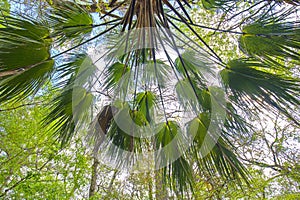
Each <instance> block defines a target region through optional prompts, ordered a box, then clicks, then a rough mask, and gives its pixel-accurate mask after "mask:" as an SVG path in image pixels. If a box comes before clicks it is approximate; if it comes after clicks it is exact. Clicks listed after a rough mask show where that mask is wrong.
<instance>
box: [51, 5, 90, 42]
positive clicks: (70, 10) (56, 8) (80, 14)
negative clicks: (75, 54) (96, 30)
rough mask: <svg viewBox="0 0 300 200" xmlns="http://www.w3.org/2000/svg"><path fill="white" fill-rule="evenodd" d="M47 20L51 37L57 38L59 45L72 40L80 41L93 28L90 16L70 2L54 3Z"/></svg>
mask: <svg viewBox="0 0 300 200" xmlns="http://www.w3.org/2000/svg"><path fill="white" fill-rule="evenodd" d="M47 18H48V20H49V22H50V25H51V26H52V28H53V32H52V36H53V37H57V41H58V42H60V43H63V42H64V41H66V40H69V39H74V38H76V39H81V38H83V37H84V36H85V34H87V33H90V32H91V31H92V28H93V25H92V24H93V19H92V16H91V14H90V13H89V12H88V11H87V10H85V9H84V8H82V7H80V6H79V5H78V4H76V3H72V2H60V3H56V4H55V5H53V8H52V10H51V12H50V14H48V15H47Z"/></svg>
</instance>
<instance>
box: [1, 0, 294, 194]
mask: <svg viewBox="0 0 300 200" xmlns="http://www.w3.org/2000/svg"><path fill="white" fill-rule="evenodd" d="M93 2H94V3H93V4H92V5H82V4H77V3H73V2H70V1H65V2H60V1H53V3H52V1H51V2H50V1H49V2H48V3H47V2H42V3H41V5H43V6H45V5H46V8H47V10H46V9H45V10H43V12H44V14H43V15H38V17H36V16H37V15H36V16H35V18H34V17H32V16H31V17H29V16H26V15H24V14H22V13H18V12H16V11H11V12H9V11H8V10H4V9H3V10H2V9H1V10H0V11H1V17H0V41H1V43H0V103H1V104H3V103H6V102H13V101H20V100H22V99H24V98H28V97H30V96H31V95H34V94H36V93H37V92H38V91H40V90H43V89H42V88H43V86H44V85H45V84H47V83H49V81H50V82H51V83H52V84H53V88H54V89H55V90H57V96H56V97H55V98H54V99H53V102H52V103H51V105H50V108H51V112H50V114H49V115H48V117H47V118H45V119H43V120H42V122H43V124H44V125H45V126H48V127H49V132H50V133H54V134H55V135H56V136H57V138H58V139H59V140H60V141H61V143H62V145H65V144H67V143H68V142H69V141H70V140H71V139H72V137H73V136H74V134H76V133H78V132H80V131H82V130H83V129H86V127H87V125H88V128H89V133H88V138H89V139H91V140H92V142H93V145H94V152H95V153H96V155H99V156H100V157H101V156H102V159H108V160H110V163H112V164H113V165H114V166H116V167H119V168H120V167H129V168H130V169H132V170H134V169H136V167H137V164H141V165H146V166H142V167H140V168H139V169H143V170H146V169H148V168H149V167H150V165H153V166H152V168H151V167H150V168H151V169H160V170H159V173H161V177H162V179H163V182H164V183H166V184H169V185H170V188H171V189H172V190H173V191H174V192H178V191H179V192H181V194H183V193H184V192H189V191H191V192H193V182H194V179H193V176H194V174H193V173H195V170H194V168H195V167H196V168H197V172H199V173H202V172H205V174H206V173H207V174H209V176H218V177H220V178H224V179H226V180H232V179H236V180H238V181H239V182H240V183H242V182H244V181H245V182H249V180H250V177H249V175H248V173H247V170H246V168H245V166H244V165H243V164H242V163H241V162H240V161H239V159H238V155H236V154H235V151H234V150H233V149H234V145H233V144H232V143H231V141H230V138H231V136H232V135H238V134H244V135H245V134H248V133H251V125H250V124H248V123H247V122H246V121H247V120H246V119H247V115H251V114H256V113H257V112H259V111H260V109H262V108H266V109H267V110H268V112H277V111H280V112H281V113H283V114H284V115H286V116H287V117H288V118H289V119H290V120H293V121H295V122H296V123H297V120H296V119H295V118H296V117H297V116H295V114H294V113H293V109H294V108H295V107H297V106H298V105H299V90H300V89H299V79H298V78H296V77H295V76H294V75H293V74H292V70H293V67H295V66H297V65H298V64H299V61H300V55H299V49H300V38H299V35H300V34H299V33H300V29H299V22H298V21H297V20H296V19H297V18H296V16H295V13H296V12H297V10H298V7H297V5H298V4H299V2H298V1H297V0H293V1H284V2H283V1H253V2H248V3H244V2H240V1H231V0H224V1H222V0H221V1H206V0H202V1H199V2H198V1H196V2H190V1H185V0H183V1H181V0H174V1H168V0H130V1H129V0H128V1H122V2H119V1H112V2H110V3H106V2H104V1H95V0H94V1H93ZM288 4H291V5H288ZM194 8H198V9H206V10H207V12H209V13H214V14H215V16H217V17H220V16H221V17H220V19H223V21H220V23H219V24H218V25H207V24H200V23H195V22H194V20H193V19H192V17H191V15H190V13H191V10H192V9H194ZM279 8H280V9H279ZM92 13H98V14H99V15H100V17H96V16H95V15H94V14H92ZM240 16H242V17H240ZM226 24H227V25H226ZM222 27H223V28H222ZM224 27H225V28H224ZM199 29H200V30H199ZM212 32H213V33H212ZM205 33H206V34H207V35H210V36H211V37H212V34H230V35H232V36H233V37H234V39H236V41H235V42H236V45H238V46H239V48H240V52H239V53H238V54H237V55H238V58H234V59H233V58H230V57H227V58H226V59H224V58H223V57H222V55H221V53H219V51H218V47H217V48H216V47H213V45H212V41H209V40H208V39H207V37H205V35H204V34H205ZM208 33H209V34H208ZM100 40H101V41H100ZM215 42H216V43H217V42H218V41H215ZM94 43H98V44H100V45H101V46H100V47H98V48H99V49H101V58H99V59H96V60H95V59H91V58H90V57H89V56H88V55H87V53H86V52H87V48H88V47H90V46H92V45H93V44H94ZM102 47H103V48H102ZM103 49H104V50H103ZM174 55H175V56H174ZM225 60H226V61H225ZM99 63H101V64H100V65H101V67H99ZM102 65H104V66H102ZM97 66H98V69H97ZM216 69H217V70H218V73H215V70H216ZM218 75H220V77H219V80H220V84H219V85H218V84H216V85H215V84H211V83H210V79H215V80H218V77H217V76H218ZM94 113H95V114H94ZM244 113H246V114H244ZM91 116H92V117H91ZM297 124H298V123H297ZM148 152H151V154H148ZM151 156H153V159H152V160H151V159H150V162H149V163H145V162H146V158H151ZM141 160H142V162H141ZM161 198H163V197H161Z"/></svg>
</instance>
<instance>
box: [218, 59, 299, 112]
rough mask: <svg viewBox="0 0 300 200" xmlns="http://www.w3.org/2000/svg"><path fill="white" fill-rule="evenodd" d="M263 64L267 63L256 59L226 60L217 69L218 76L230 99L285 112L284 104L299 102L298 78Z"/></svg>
mask: <svg viewBox="0 0 300 200" xmlns="http://www.w3.org/2000/svg"><path fill="white" fill-rule="evenodd" d="M264 68H267V67H266V66H264V65H263V64H261V63H259V62H256V61H251V60H242V59H240V60H232V61H230V62H229V63H228V65H227V68H226V69H223V70H222V71H221V77H222V80H223V83H224V85H225V87H226V88H227V89H228V90H229V91H230V92H232V94H233V95H234V98H232V99H231V100H233V101H234V102H236V103H237V105H240V106H241V107H244V106H245V105H247V104H248V105H249V104H252V105H253V104H259V105H261V106H270V107H271V108H273V109H276V110H279V111H281V112H283V113H285V114H286V115H288V116H289V114H288V111H287V109H286V108H289V107H290V105H294V106H297V105H299V91H300V89H299V80H297V79H296V78H292V77H289V76H287V75H285V74H278V73H277V74H275V73H274V72H272V71H268V70H265V69H264ZM244 108H245V107H244Z"/></svg>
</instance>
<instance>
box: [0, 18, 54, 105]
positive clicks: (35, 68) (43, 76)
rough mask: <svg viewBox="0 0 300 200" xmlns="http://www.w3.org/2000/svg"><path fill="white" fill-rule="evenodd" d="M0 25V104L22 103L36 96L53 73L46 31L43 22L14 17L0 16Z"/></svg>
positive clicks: (49, 41) (49, 43)
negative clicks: (8, 102)
mask: <svg viewBox="0 0 300 200" xmlns="http://www.w3.org/2000/svg"><path fill="white" fill-rule="evenodd" d="M0 24H1V25H2V26H3V27H2V28H0V41H1V43H0V81H1V82H0V88H1V92H0V101H4V100H9V99H11V98H13V97H16V96H18V95H20V96H19V97H20V99H22V98H24V97H27V96H28V95H31V94H34V93H35V92H37V91H38V90H39V89H40V88H41V86H42V85H43V84H44V83H45V82H47V80H49V77H50V76H51V73H52V71H53V65H54V61H53V60H52V59H51V58H50V46H51V40H50V39H49V30H48V29H47V27H45V24H44V23H43V22H39V21H35V20H31V19H28V18H22V19H19V18H17V17H15V16H0ZM1 79H2V80H1Z"/></svg>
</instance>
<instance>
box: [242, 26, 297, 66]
mask: <svg viewBox="0 0 300 200" xmlns="http://www.w3.org/2000/svg"><path fill="white" fill-rule="evenodd" d="M243 32H244V35H242V36H241V37H240V39H239V46H240V48H241V50H242V51H243V52H245V53H246V54H248V55H250V56H254V57H256V58H258V59H261V60H263V61H267V62H269V63H271V64H272V65H276V67H279V65H280V64H279V63H278V62H277V61H276V59H279V60H282V61H283V60H285V59H286V58H291V59H293V60H294V61H297V62H298V63H299V61H300V54H299V50H300V42H299V41H300V28H299V22H285V23H284V22H280V21H279V22H276V21H271V20H269V21H262V22H255V23H253V24H249V25H246V26H244V27H243ZM281 65H282V64H281Z"/></svg>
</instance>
